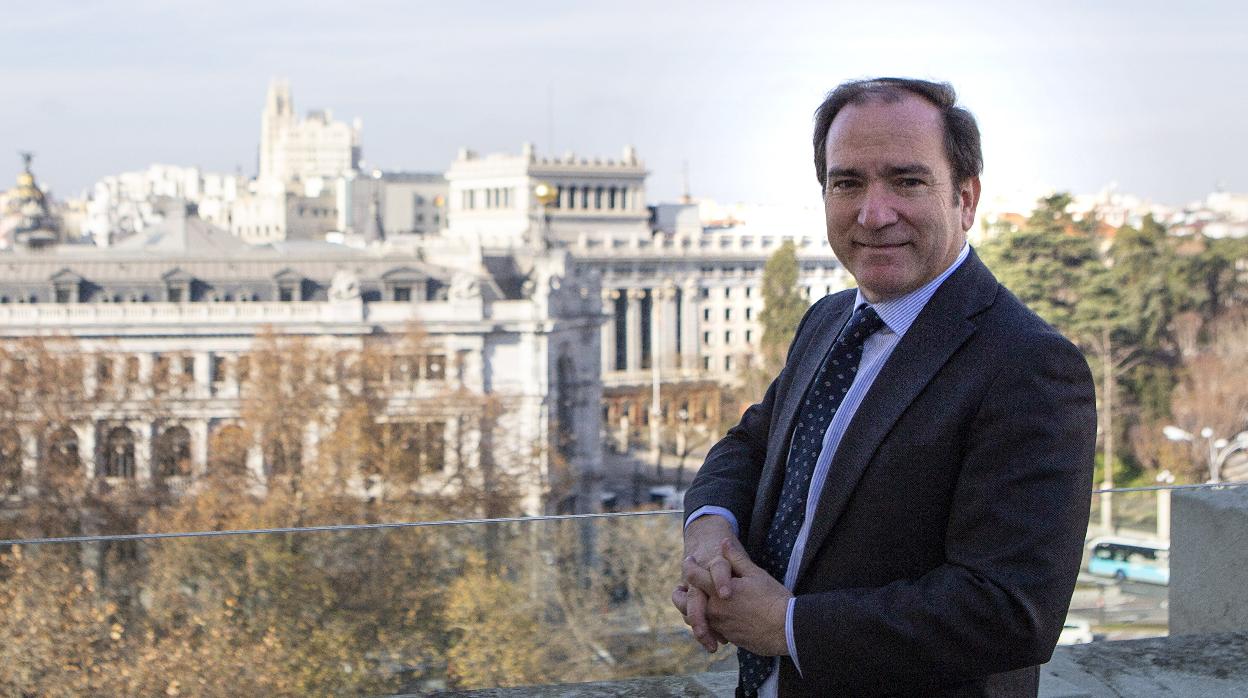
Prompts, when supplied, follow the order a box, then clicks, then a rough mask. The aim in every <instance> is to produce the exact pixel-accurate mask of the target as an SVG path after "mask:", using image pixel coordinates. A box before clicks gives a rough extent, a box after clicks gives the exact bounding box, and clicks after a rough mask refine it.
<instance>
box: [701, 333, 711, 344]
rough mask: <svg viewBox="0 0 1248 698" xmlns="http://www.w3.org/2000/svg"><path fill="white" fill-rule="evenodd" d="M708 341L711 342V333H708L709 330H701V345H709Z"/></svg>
mask: <svg viewBox="0 0 1248 698" xmlns="http://www.w3.org/2000/svg"><path fill="white" fill-rule="evenodd" d="M710 343H711V333H710V332H703V333H702V344H703V345H705V346H709V345H710Z"/></svg>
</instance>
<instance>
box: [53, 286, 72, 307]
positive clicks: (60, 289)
mask: <svg viewBox="0 0 1248 698" xmlns="http://www.w3.org/2000/svg"><path fill="white" fill-rule="evenodd" d="M56 302H57V303H71V302H72V301H71V300H70V292H69V287H67V286H57V287H56Z"/></svg>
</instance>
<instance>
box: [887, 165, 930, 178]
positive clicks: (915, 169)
mask: <svg viewBox="0 0 1248 698" xmlns="http://www.w3.org/2000/svg"><path fill="white" fill-rule="evenodd" d="M884 174H885V176H887V177H897V176H900V175H926V176H928V177H930V176H932V168H930V167H928V166H927V165H920V164H917V163H915V164H913V165H894V166H893V167H888V168H885V170H884Z"/></svg>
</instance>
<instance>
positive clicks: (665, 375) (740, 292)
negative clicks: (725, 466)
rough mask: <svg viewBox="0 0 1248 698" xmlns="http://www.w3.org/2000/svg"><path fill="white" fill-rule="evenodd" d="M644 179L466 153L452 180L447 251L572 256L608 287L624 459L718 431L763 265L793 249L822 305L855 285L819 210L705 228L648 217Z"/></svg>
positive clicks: (754, 350)
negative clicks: (461, 244) (686, 427)
mask: <svg viewBox="0 0 1248 698" xmlns="http://www.w3.org/2000/svg"><path fill="white" fill-rule="evenodd" d="M646 174H647V173H646V170H645V167H644V164H643V162H642V161H641V160H640V159H639V158H638V157H637V153H636V151H635V150H634V149H633V148H631V147H628V148H625V149H624V151H623V157H622V158H621V159H619V160H612V159H604V158H583V157H577V156H575V155H571V154H569V155H565V156H563V157H559V158H546V157H541V156H539V155H538V154H537V153H536V152H535V150H534V149H533V147H532V146H531V145H528V144H526V145H524V146H523V147H522V148H521V152H520V154H519V155H510V154H491V155H486V156H479V155H477V154H475V153H473V152H472V151H468V150H461V152H460V154H459V157H458V158H457V159H456V161H455V162H454V163H452V164H451V167H450V169H449V170H448V171H447V180H448V182H449V184H450V193H449V196H450V208H449V210H448V217H449V221H448V228H447V231H446V235H447V236H448V237H451V238H465V239H474V240H480V241H481V244H482V245H484V246H487V247H490V248H493V249H497V250H506V249H525V248H533V247H537V248H545V247H550V248H556V249H563V250H567V251H568V252H569V253H570V254H571V256H572V259H573V260H574V263H575V264H576V265H577V266H579V267H582V268H584V269H585V270H586V273H592V274H594V275H595V276H598V277H600V278H601V279H602V307H603V312H604V315H605V316H606V317H605V318H604V319H605V322H604V323H603V325H602V329H601V337H600V341H599V345H600V348H601V352H602V356H601V359H600V363H601V366H602V382H603V391H604V396H605V397H604V407H603V414H602V418H603V421H604V425H605V427H606V428H607V431H608V432H609V433H610V434H611V435H612V439H613V441H614V443H615V444H616V446H617V448H626V447H627V446H628V445H629V444H630V443H650V444H651V447H652V448H653V444H654V443H655V442H657V441H660V440H662V439H665V438H667V437H665V436H663V434H662V432H664V431H672V430H674V429H679V428H680V427H681V425H682V422H684V421H686V420H689V419H696V420H698V421H699V422H702V423H704V424H712V425H715V424H717V423H718V421H719V418H720V413H719V411H720V395H721V390H720V388H721V387H722V386H733V385H736V384H737V383H738V382H739V381H740V379H741V375H742V371H743V370H744V369H746V368H748V367H749V366H750V365H751V363H752V361H753V360H754V357H756V356H757V355H758V354H759V349H760V341H761V339H762V326H761V325H760V323H759V319H758V318H759V313H761V312H762V308H763V300H762V293H761V283H762V272H763V265H764V264H765V263H766V261H767V258H768V257H769V256H770V255H771V254H772V253H774V252H775V251H776V249H778V248H779V247H780V245H782V244H783V243H784V242H786V241H788V242H792V243H793V244H794V245H795V247H796V249H797V256H798V260H799V264H800V272H799V283H800V285H801V286H802V288H803V289H804V290H805V293H806V296H807V298H809V299H810V301H811V302H812V303H813V302H814V301H815V300H818V299H819V298H821V297H823V296H824V295H826V294H829V293H834V292H836V291H839V290H841V289H844V288H846V287H848V286H849V285H851V283H852V279H851V277H850V276H849V275H848V274H847V273H846V271H845V270H844V268H843V267H842V266H841V264H840V262H838V261H837V259H836V257H835V256H834V255H833V253H832V250H831V248H830V247H829V246H828V243H827V239H826V237H825V236H824V232H823V230H824V228H823V218H822V211H821V210H819V209H810V210H800V211H796V212H794V211H792V210H790V209H772V208H768V207H746V208H745V209H744V210H743V211H738V212H737V216H736V217H727V218H725V217H723V216H715V218H717V219H719V220H717V221H716V222H715V223H713V224H704V223H703V219H704V217H705V216H703V215H701V214H700V212H699V207H698V205H696V204H660V205H656V206H647V205H646V203H645V191H646V190H645V179H646ZM540 193H548V199H547V201H545V202H543V201H542V200H541V198H540V197H539V194H540ZM656 384H660V385H661V387H660V389H659V391H658V393H659V399H658V400H657V402H658V409H659V413H660V414H659V417H660V420H661V422H656V421H655V420H653V419H652V413H653V412H654V408H655V403H656V400H655V399H654V394H655V390H654V386H655V385H656Z"/></svg>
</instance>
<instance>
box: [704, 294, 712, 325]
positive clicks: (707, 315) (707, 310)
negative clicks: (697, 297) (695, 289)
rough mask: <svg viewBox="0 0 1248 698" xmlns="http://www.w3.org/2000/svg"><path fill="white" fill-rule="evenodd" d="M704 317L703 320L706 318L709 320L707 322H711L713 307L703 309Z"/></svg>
mask: <svg viewBox="0 0 1248 698" xmlns="http://www.w3.org/2000/svg"><path fill="white" fill-rule="evenodd" d="M702 290H704V291H705V290H706V289H702ZM702 319H703V320H705V321H707V322H710V321H711V309H710V308H703V309H702Z"/></svg>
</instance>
